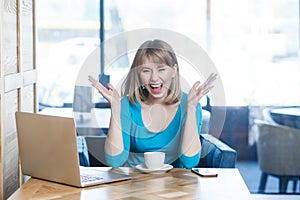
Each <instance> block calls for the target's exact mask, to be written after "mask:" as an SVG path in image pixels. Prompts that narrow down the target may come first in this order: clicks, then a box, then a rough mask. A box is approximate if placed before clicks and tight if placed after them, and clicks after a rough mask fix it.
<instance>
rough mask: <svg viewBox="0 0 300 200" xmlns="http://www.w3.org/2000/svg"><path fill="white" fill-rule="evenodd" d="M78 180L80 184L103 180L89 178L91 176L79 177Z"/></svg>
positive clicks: (95, 177) (94, 177)
mask: <svg viewBox="0 0 300 200" xmlns="http://www.w3.org/2000/svg"><path fill="white" fill-rule="evenodd" d="M80 179H81V182H82V183H86V182H91V181H99V180H101V179H103V178H102V177H99V176H91V175H80Z"/></svg>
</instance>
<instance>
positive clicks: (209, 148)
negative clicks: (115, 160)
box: [85, 110, 237, 168]
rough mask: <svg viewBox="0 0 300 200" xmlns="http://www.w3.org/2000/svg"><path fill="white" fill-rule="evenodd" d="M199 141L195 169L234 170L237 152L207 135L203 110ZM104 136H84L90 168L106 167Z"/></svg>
mask: <svg viewBox="0 0 300 200" xmlns="http://www.w3.org/2000/svg"><path fill="white" fill-rule="evenodd" d="M202 115H203V116H202V119H203V121H202V127H201V134H200V140H201V144H202V153H201V158H200V161H199V163H198V165H197V167H208V168H234V167H235V163H236V159H237V152H236V151H235V150H234V149H232V148H231V147H229V146H228V145H226V144H225V143H223V142H222V141H220V140H219V139H217V138H215V137H214V136H212V135H210V134H207V133H208V130H209V125H210V112H209V111H207V110H203V112H202ZM105 138H106V137H105V136H86V137H85V140H86V144H87V149H88V160H89V164H90V166H106V165H105V159H104V144H105Z"/></svg>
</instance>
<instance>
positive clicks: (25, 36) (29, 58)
mask: <svg viewBox="0 0 300 200" xmlns="http://www.w3.org/2000/svg"><path fill="white" fill-rule="evenodd" d="M21 9H22V10H21V19H22V23H21V37H22V39H21V48H22V50H21V58H22V60H21V63H22V68H23V70H24V71H27V70H31V69H33V68H34V65H33V63H34V62H33V49H34V48H33V45H34V42H33V32H32V30H33V21H32V17H33V14H32V1H31V0H23V1H22V7H21Z"/></svg>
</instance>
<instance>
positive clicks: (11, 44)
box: [1, 0, 17, 75]
mask: <svg viewBox="0 0 300 200" xmlns="http://www.w3.org/2000/svg"><path fill="white" fill-rule="evenodd" d="M16 7H17V5H16V1H14V0H4V1H3V8H2V17H3V18H2V30H1V31H2V52H1V54H2V55H1V60H2V66H1V67H2V73H3V74H4V75H7V74H11V73H16V72H17V31H16V27H17V14H16Z"/></svg>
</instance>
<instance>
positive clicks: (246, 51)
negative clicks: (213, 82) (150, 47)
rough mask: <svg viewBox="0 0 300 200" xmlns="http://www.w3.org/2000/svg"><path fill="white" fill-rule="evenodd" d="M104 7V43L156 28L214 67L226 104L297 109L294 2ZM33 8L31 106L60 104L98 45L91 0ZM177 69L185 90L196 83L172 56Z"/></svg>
mask: <svg viewBox="0 0 300 200" xmlns="http://www.w3.org/2000/svg"><path fill="white" fill-rule="evenodd" d="M104 6H105V8H104V11H105V13H104V16H105V39H109V38H111V37H113V36H114V35H116V34H118V33H121V32H124V31H131V30H135V29H141V28H162V29H168V30H172V31H176V32H178V33H180V34H183V35H185V36H187V37H188V38H190V39H191V40H193V41H195V42H196V43H197V44H199V46H201V47H202V48H203V49H205V50H206V52H207V53H208V54H209V56H210V57H211V58H212V60H213V62H214V63H215V65H216V67H217V70H218V72H219V74H220V76H219V77H220V78H221V80H222V82H223V85H224V88H225V94H226V105H229V106H241V105H299V103H300V79H299V77H300V76H299V75H300V69H299V58H298V50H299V46H298V44H299V41H298V37H299V29H298V17H299V10H298V9H299V2H298V1H297V0H254V1H249V0H227V1H222V0H201V1H199V0H191V1H188V2H187V1H183V0H177V1H174V0H164V1H161V0H152V1H145V0H142V1H136V0H109V1H108V0H107V1H105V2H104ZM36 10H37V33H38V43H37V44H38V46H37V48H38V51H37V56H38V57H37V64H38V69H39V70H38V71H39V77H38V78H39V81H38V83H39V84H38V89H39V91H38V96H39V102H40V104H41V105H50V106H64V105H67V104H68V103H72V101H73V90H74V81H75V79H76V77H77V73H78V70H79V69H80V67H81V65H82V63H83V61H84V60H85V59H86V56H87V55H89V54H90V52H91V51H93V50H94V49H95V47H97V46H98V45H99V43H100V42H99V29H100V28H99V27H100V23H99V0H86V1H83V0H64V1H59V0H52V1H47V2H44V1H41V0H39V1H37V9H36ZM171 45H172V44H171ZM134 53H135V52H131V54H132V55H131V54H128V55H126V56H124V58H123V59H119V61H118V62H116V63H117V64H116V65H115V66H114V67H112V68H111V69H110V70H109V71H108V72H107V73H108V74H109V75H110V76H111V82H112V84H118V82H119V81H120V77H122V76H124V74H125V73H126V72H127V70H128V68H129V67H130V64H131V62H132V58H133V55H134ZM179 64H180V66H181V68H180V70H181V71H180V73H181V74H182V76H184V77H185V76H186V77H188V78H187V79H188V81H189V83H190V84H193V82H194V81H195V80H197V78H198V77H193V76H190V75H191V74H194V73H193V69H192V68H190V67H184V66H186V65H188V61H187V60H185V59H184V58H181V57H179ZM99 67H100V66H99ZM96 99H98V97H97V98H96ZM212 104H214V101H213V99H212Z"/></svg>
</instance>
